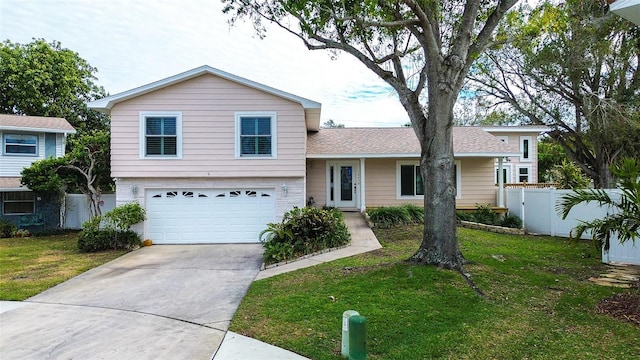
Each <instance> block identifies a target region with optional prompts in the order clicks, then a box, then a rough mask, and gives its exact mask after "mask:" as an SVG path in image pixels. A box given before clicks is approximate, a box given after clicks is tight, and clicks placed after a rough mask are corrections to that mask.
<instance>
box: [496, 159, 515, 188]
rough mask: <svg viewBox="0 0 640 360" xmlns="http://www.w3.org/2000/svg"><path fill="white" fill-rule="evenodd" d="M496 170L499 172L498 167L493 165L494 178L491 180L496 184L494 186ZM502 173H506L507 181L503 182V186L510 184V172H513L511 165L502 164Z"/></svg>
mask: <svg viewBox="0 0 640 360" xmlns="http://www.w3.org/2000/svg"><path fill="white" fill-rule="evenodd" d="M498 170H500V169H499V167H498V165H495V166H494V177H493V179H494V181H495V182H496V184H497V183H498ZM502 171H506V172H507V180H508V181H505V182H504V183H505V184H509V183H511V181H512V179H513V172H512V171H513V170H512V166H511V164H502Z"/></svg>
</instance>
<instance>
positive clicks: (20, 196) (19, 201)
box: [2, 191, 36, 215]
mask: <svg viewBox="0 0 640 360" xmlns="http://www.w3.org/2000/svg"><path fill="white" fill-rule="evenodd" d="M35 208H36V199H35V195H34V193H33V192H31V191H13V192H6V193H4V194H3V196H2V213H3V214H5V215H20V214H33V213H34V211H35Z"/></svg>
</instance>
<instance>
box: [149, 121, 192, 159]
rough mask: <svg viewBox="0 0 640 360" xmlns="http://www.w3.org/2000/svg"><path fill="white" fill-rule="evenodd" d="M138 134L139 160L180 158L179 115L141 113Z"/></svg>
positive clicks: (180, 124) (180, 135) (180, 131)
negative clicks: (139, 137) (139, 135)
mask: <svg viewBox="0 0 640 360" xmlns="http://www.w3.org/2000/svg"><path fill="white" fill-rule="evenodd" d="M140 134H141V139H140V157H141V158H172V159H175V158H181V157H182V114H181V113H155V112H146V113H141V114H140Z"/></svg>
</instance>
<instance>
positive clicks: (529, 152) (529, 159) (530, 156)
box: [520, 136, 533, 162]
mask: <svg viewBox="0 0 640 360" xmlns="http://www.w3.org/2000/svg"><path fill="white" fill-rule="evenodd" d="M525 140H528V141H529V149H528V150H527V155H528V156H527V157H525V156H524V154H525V148H524V141H525ZM532 161H533V136H520V162H532Z"/></svg>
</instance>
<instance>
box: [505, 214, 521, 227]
mask: <svg viewBox="0 0 640 360" xmlns="http://www.w3.org/2000/svg"><path fill="white" fill-rule="evenodd" d="M500 226H504V227H508V228H514V229H522V219H520V218H519V217H518V216H517V215H505V217H504V219H502V221H501V222H500Z"/></svg>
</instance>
